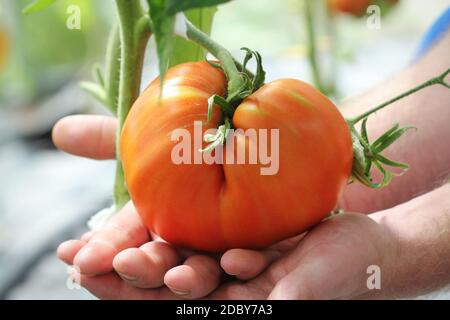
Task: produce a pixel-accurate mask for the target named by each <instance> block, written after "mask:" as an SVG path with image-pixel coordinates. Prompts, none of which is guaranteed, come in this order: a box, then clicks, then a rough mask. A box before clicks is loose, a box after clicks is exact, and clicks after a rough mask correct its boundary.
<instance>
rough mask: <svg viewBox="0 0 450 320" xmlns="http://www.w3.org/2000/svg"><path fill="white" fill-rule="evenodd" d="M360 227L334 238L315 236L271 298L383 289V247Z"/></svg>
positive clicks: (328, 296) (352, 294)
mask: <svg viewBox="0 0 450 320" xmlns="http://www.w3.org/2000/svg"><path fill="white" fill-rule="evenodd" d="M347 219H348V218H347ZM358 224H359V225H360V227H361V224H360V223H358ZM343 229H344V230H345V229H347V228H343ZM350 229H351V230H354V228H350ZM359 230H360V231H359V232H351V231H350V230H347V231H348V232H346V235H345V236H343V235H342V234H341V235H340V236H339V237H334V239H330V238H327V239H326V238H325V237H320V238H317V237H313V236H312V237H311V238H310V240H311V242H310V243H309V244H308V245H307V246H304V247H303V248H302V250H300V251H301V252H299V254H298V255H297V259H296V261H295V262H293V261H290V263H288V264H290V265H291V266H292V265H293V266H294V267H293V268H292V269H290V271H289V272H288V273H286V274H285V275H284V276H283V277H282V278H281V279H280V280H279V281H278V282H277V283H276V285H275V287H274V288H273V290H272V292H271V293H270V295H269V299H276V300H279V299H308V300H309V299H319V300H320V299H323V300H325V299H327V300H328V299H349V298H355V297H358V296H360V295H363V294H366V293H369V291H371V290H369V288H370V289H380V286H378V284H379V285H381V272H380V271H381V269H380V267H379V266H381V263H382V262H383V258H382V251H383V249H382V248H380V246H379V244H380V243H377V242H378V241H371V239H370V238H371V237H369V236H368V235H369V234H370V233H371V232H370V231H369V230H367V228H366V229H363V230H365V232H361V229H359ZM330 231H333V232H336V233H340V232H339V231H338V230H336V228H333V229H330ZM327 233H328V231H327ZM305 241H308V239H305ZM380 249H381V250H380ZM380 251H381V252H380ZM285 270H286V268H285ZM375 291H378V290H375Z"/></svg>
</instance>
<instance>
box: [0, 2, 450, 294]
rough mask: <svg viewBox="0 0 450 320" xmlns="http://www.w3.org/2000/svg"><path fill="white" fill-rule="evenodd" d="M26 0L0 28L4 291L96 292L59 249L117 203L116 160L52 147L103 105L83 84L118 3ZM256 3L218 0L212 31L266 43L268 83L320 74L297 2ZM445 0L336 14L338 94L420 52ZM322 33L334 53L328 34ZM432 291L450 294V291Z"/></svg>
mask: <svg viewBox="0 0 450 320" xmlns="http://www.w3.org/2000/svg"><path fill="white" fill-rule="evenodd" d="M28 2H29V0H19V1H13V0H0V37H1V36H2V33H3V35H4V37H5V39H6V40H5V41H6V42H7V45H8V51H7V56H6V63H4V64H3V66H1V64H0V182H1V183H0V297H1V298H6V299H35V298H38V299H94V297H93V296H92V295H90V294H89V293H88V292H86V291H85V290H82V289H81V290H78V288H77V287H73V286H71V285H70V283H69V281H68V273H67V270H68V269H67V267H66V266H65V265H64V264H63V263H62V262H60V261H58V260H57V258H56V256H55V248H56V246H57V245H58V244H59V243H60V242H61V241H63V240H66V239H69V238H71V237H78V236H79V235H80V234H82V233H83V232H84V231H85V230H86V229H87V227H86V221H87V219H88V218H89V217H90V216H91V215H92V214H93V213H94V212H97V211H98V210H99V209H101V208H104V207H106V206H108V205H109V204H110V202H111V185H112V182H113V174H114V163H113V162H108V161H103V162H100V161H93V160H88V159H82V158H76V157H73V156H70V155H67V154H64V153H62V152H60V151H57V150H55V148H54V147H53V145H52V143H51V128H52V126H53V125H54V123H55V122H56V121H57V120H58V119H60V118H61V117H63V116H65V115H70V114H77V113H105V111H104V109H103V108H102V107H101V106H100V105H99V104H98V103H97V102H96V101H95V100H94V99H93V98H91V97H89V96H88V95H87V94H85V93H84V92H83V91H82V90H81V89H80V87H79V85H78V83H79V82H80V81H81V80H83V79H86V78H89V77H90V76H91V66H92V64H93V63H95V62H101V61H102V60H103V48H104V47H105V42H106V38H107V32H108V30H109V29H110V27H111V23H112V20H113V18H114V14H115V13H114V8H113V6H112V5H111V1H109V0H96V1H90V0H77V1H69V0H61V1H58V2H57V3H55V4H54V5H53V6H51V7H49V8H48V9H47V10H44V11H42V12H37V13H34V14H31V15H23V14H22V9H23V8H24V7H25V6H26V5H27V4H28ZM254 2H255V1H242V0H236V1H233V2H231V3H229V4H227V5H224V6H221V7H220V9H219V10H218V12H217V13H216V16H215V20H214V26H213V32H212V36H213V38H215V39H217V40H218V41H219V42H221V43H222V44H223V45H224V46H226V47H228V48H231V49H232V53H233V54H234V55H236V56H238V55H242V53H241V52H240V51H239V48H241V47H242V46H247V47H251V48H252V49H255V50H258V51H259V52H261V53H262V54H263V56H264V57H265V60H264V61H265V67H266V69H267V71H268V75H269V77H268V79H267V80H269V81H270V80H272V79H276V78H283V77H290V78H299V79H303V80H306V81H312V79H311V75H310V70H309V67H308V62H307V58H306V54H307V47H306V46H305V43H306V40H305V39H306V35H305V31H304V16H303V14H302V12H301V11H302V10H301V7H300V6H299V4H298V3H299V2H298V1H295V0H282V1H272V0H258V1H257V3H258V4H257V5H255V3H254ZM73 3H76V4H77V5H78V6H80V7H81V14H82V15H81V29H80V30H70V29H68V28H66V19H67V16H68V15H67V10H66V9H67V7H68V6H70V5H71V4H73ZM447 7H448V1H447V0H429V1H422V0H405V1H401V2H400V4H399V5H398V6H397V7H396V8H395V9H394V10H393V11H392V12H390V13H389V14H388V15H386V16H385V17H383V18H382V20H381V28H380V29H373V28H369V27H368V26H367V24H366V19H365V18H362V19H355V18H352V17H339V18H338V21H336V23H337V25H338V26H339V28H338V30H336V33H337V35H336V37H337V39H338V40H339V41H338V43H337V45H336V46H337V47H335V48H334V49H335V51H336V52H335V54H336V59H337V62H338V66H337V67H336V69H333V74H332V75H329V76H330V77H332V78H334V79H335V83H336V94H335V99H336V101H338V102H340V101H343V100H344V99H345V98H346V97H350V96H353V95H356V94H359V93H362V92H364V91H365V90H367V89H368V88H370V87H372V86H374V85H375V84H377V83H379V82H380V81H382V80H383V79H386V78H387V77H389V76H390V75H392V74H394V73H395V72H396V71H399V70H402V69H403V68H405V67H406V66H408V64H410V63H411V62H412V61H414V59H415V55H416V52H417V50H418V46H419V43H420V40H421V38H422V37H423V35H424V33H425V32H426V30H427V28H428V27H429V26H430V25H431V23H432V22H433V21H434V20H435V19H436V18H437V17H438V16H439V14H440V13H441V12H442V11H443V10H444V9H446V8H447ZM318 31H319V34H318V46H319V51H320V52H322V53H323V59H324V60H326V59H327V57H326V55H327V52H328V51H329V50H330V48H331V42H330V39H329V38H328V37H327V36H326V35H325V34H322V35H321V33H320V32H321V31H323V30H318ZM236 34H238V35H239V36H233V35H236ZM98 39H105V40H102V41H99V40H98ZM268 39H270V41H268ZM0 41H1V40H0ZM150 45H151V46H154V44H150ZM0 46H1V44H0ZM380 48H382V50H381V49H380ZM153 51H154V50H153ZM147 60H148V61H149V62H148V63H147V64H146V65H145V72H144V81H143V83H144V84H147V83H148V82H149V81H150V80H151V79H153V78H154V77H155V76H156V74H157V66H156V63H155V61H156V58H155V56H154V54H153V55H150V56H149V57H147ZM429 297H431V298H447V299H450V291H448V290H443V291H442V292H439V293H433V294H431V295H430V296H428V298H429Z"/></svg>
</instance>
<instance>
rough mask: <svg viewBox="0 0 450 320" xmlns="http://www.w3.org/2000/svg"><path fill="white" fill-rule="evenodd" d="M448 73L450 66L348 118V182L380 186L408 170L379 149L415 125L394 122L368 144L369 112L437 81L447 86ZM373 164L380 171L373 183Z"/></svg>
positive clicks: (384, 147) (385, 184) (375, 110)
mask: <svg viewBox="0 0 450 320" xmlns="http://www.w3.org/2000/svg"><path fill="white" fill-rule="evenodd" d="M449 73H450V69H448V70H446V71H445V72H444V73H442V74H441V75H439V76H437V77H435V78H432V79H430V80H428V81H426V82H424V83H422V84H420V85H419V86H417V87H415V88H413V89H411V90H408V91H406V92H405V93H402V94H401V95H399V96H397V97H395V98H393V99H391V100H389V101H387V102H385V103H383V104H381V105H379V106H377V107H375V108H373V109H371V110H369V111H367V112H365V113H363V114H361V115H359V116H357V117H355V118H353V119H347V123H348V125H349V127H350V133H351V136H352V142H353V168H352V175H351V179H350V182H354V181H359V182H360V183H362V184H363V185H365V186H367V187H370V188H374V189H379V188H383V187H385V186H387V185H388V184H389V183H390V182H391V180H392V178H393V176H399V175H402V174H403V173H405V172H406V171H407V170H408V169H409V165H408V164H406V163H402V162H396V161H393V160H390V159H388V158H386V157H385V156H383V155H382V154H381V152H383V151H384V150H385V149H387V148H388V147H389V146H390V145H392V144H393V143H394V142H396V141H397V140H398V139H400V138H401V137H402V136H403V135H404V134H405V133H406V132H407V131H408V130H410V129H416V128H415V127H414V126H405V127H400V126H399V125H398V124H396V125H394V126H393V127H392V128H391V129H389V130H387V131H386V132H385V133H384V134H382V135H381V136H380V137H379V138H378V139H376V140H375V141H374V142H372V143H371V142H370V141H369V138H368V134H367V120H368V118H369V116H370V115H372V114H374V113H375V112H377V111H379V110H381V109H383V108H385V107H386V106H388V105H390V104H392V103H394V102H396V101H399V100H401V99H403V98H405V97H407V96H409V95H411V94H413V93H416V92H418V91H420V90H422V89H425V88H427V87H430V86H432V85H436V84H438V85H441V86H444V87H445V88H447V89H450V86H449V84H448V83H446V82H445V78H446V77H447V76H448V74H449ZM360 121H362V123H361V130H360V133H359V132H358V131H357V130H356V124H357V123H359V122H360ZM373 167H375V168H376V169H377V170H378V171H379V172H380V173H381V174H382V179H381V181H379V182H374V179H373V177H372V173H373V170H372V169H373ZM389 168H397V169H401V171H400V172H399V173H395V172H394V171H391V170H389Z"/></svg>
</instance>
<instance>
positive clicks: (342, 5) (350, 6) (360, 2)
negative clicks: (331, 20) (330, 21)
mask: <svg viewBox="0 0 450 320" xmlns="http://www.w3.org/2000/svg"><path fill="white" fill-rule="evenodd" d="M370 2H371V1H370V0H328V8H329V9H330V11H331V12H334V13H347V14H351V15H354V16H361V15H363V14H364V13H365V12H366V10H367V7H368V6H369V5H370Z"/></svg>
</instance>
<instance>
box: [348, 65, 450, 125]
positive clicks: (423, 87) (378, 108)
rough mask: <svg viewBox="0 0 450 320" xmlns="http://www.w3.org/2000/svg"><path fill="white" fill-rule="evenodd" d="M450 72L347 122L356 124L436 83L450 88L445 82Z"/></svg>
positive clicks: (449, 70)
mask: <svg viewBox="0 0 450 320" xmlns="http://www.w3.org/2000/svg"><path fill="white" fill-rule="evenodd" d="M449 73H450V69H448V70H447V71H445V72H444V73H443V74H441V75H440V76H437V77H435V78H432V79H430V80H428V81H425V82H424V83H422V84H420V85H418V86H417V87H415V88H412V89H410V90H408V91H406V92H404V93H402V94H400V95H398V96H396V97H394V98H392V99H390V100H388V101H386V102H384V103H382V104H380V105H378V106H376V107H375V108H373V109H370V110H369V111H367V112H365V113H363V114H361V115H359V116H357V117H355V118H353V119H348V120H347V122H348V123H349V124H350V125H354V124H356V123H358V122H359V121H361V120H363V119H365V118H367V117H368V116H370V115H371V114H373V113H375V112H377V111H379V110H381V109H383V108H384V107H387V106H388V105H391V104H393V103H394V102H397V101H399V100H401V99H403V98H406V97H407V96H410V95H412V94H413V93H416V92H417V91H420V90H422V89H425V88H427V87H430V86H433V85H435V84H440V85H443V86H444V87H447V88H450V86H449V85H448V84H447V83H446V82H445V77H446V76H447V75H448V74H449Z"/></svg>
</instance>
